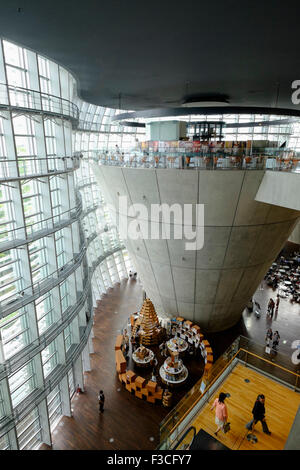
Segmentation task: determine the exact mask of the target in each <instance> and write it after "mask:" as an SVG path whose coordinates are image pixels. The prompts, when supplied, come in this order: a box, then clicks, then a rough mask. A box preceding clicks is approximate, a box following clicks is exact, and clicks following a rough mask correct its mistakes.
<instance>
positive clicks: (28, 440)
mask: <svg viewBox="0 0 300 470" xmlns="http://www.w3.org/2000/svg"><path fill="white" fill-rule="evenodd" d="M16 431H17V437H18V442H19V448H20V450H30V449H36V448H37V447H38V446H39V445H40V443H41V439H42V436H41V423H40V418H39V412H38V409H37V408H35V409H34V410H33V411H31V413H29V414H28V415H27V416H26V417H25V418H24V419H22V421H20V423H19V424H17V427H16Z"/></svg>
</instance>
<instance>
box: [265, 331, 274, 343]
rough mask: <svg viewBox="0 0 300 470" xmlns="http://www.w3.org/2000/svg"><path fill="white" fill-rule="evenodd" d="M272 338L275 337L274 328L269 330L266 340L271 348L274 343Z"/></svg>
mask: <svg viewBox="0 0 300 470" xmlns="http://www.w3.org/2000/svg"><path fill="white" fill-rule="evenodd" d="M272 337H273V331H272V328H268V330H267V333H266V340H265V341H266V345H267V346H270V343H271V341H272Z"/></svg>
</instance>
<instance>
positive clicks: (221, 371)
mask: <svg viewBox="0 0 300 470" xmlns="http://www.w3.org/2000/svg"><path fill="white" fill-rule="evenodd" d="M241 351H243V352H245V353H247V354H250V355H252V356H254V357H257V358H259V359H260V360H262V361H264V362H267V363H269V364H271V365H272V366H276V367H278V368H280V369H281V370H284V371H285V372H288V373H290V374H292V375H294V376H296V379H297V380H298V379H299V378H300V374H298V373H296V372H293V371H291V370H289V369H286V368H285V367H282V366H280V365H279V364H276V363H274V362H271V361H269V360H267V359H265V358H263V357H261V356H258V355H257V354H255V353H252V352H251V351H249V350H246V349H244V348H239V349H238V351H237V352H236V353H235V354H234V355H233V357H232V358H231V359H230V360H229V362H227V363H226V365H225V366H224V367H223V368H222V369H221V370H220V372H219V373H218V374H217V375H216V377H215V378H214V379H213V380H212V381H211V382H210V383H209V385H208V386H207V387H206V388H205V390H204V391H203V392H202V393H201V394H200V395H199V396H198V397H197V398H196V399H195V401H194V403H193V404H192V405H191V406H190V407H189V408H188V410H187V411H186V412H185V413H184V414H183V416H182V417H181V418H180V419H179V420H178V421H177V422H176V424H175V426H173V427H172V428H171V429H170V430H169V435H172V434H173V432H174V431H175V429H176V428H178V426H179V425H180V424H181V423H182V422H183V421H184V419H185V418H186V417H187V416H188V415H189V413H190V412H191V411H192V409H193V408H194V407H195V406H196V405H197V404H198V403H199V401H200V400H201V399H202V398H203V397H204V396H205V395H207V392H208V391H209V390H210V389H211V387H212V386H213V385H214V384H215V382H216V381H217V380H218V379H219V377H220V376H221V375H222V374H223V373H224V371H225V370H226V369H227V368H228V367H229V366H230V364H231V363H232V362H233V360H234V359H236V358H237V356H238V355H239V354H240V352H241ZM200 382H202V378H201V379H200V381H199V382H197V384H195V385H194V387H196V388H197V385H199V384H200ZM194 387H193V388H194ZM184 400H185V398H183V399H182V400H181V402H183V401H184ZM181 402H179V403H178V405H177V406H176V407H175V408H174V409H173V410H172V411H171V413H170V415H174V414H176V408H177V407H178V406H179V405H180V403H181ZM170 419H171V418H170V417H169V418H168V416H166V418H165V419H164V421H165V422H166V421H167V420H170ZM164 426H165V424H164ZM173 442H174V441H173Z"/></svg>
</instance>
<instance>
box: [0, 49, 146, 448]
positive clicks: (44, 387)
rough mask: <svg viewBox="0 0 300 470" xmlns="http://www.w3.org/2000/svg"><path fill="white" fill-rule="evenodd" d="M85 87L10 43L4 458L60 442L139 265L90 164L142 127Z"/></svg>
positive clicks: (5, 57)
mask: <svg viewBox="0 0 300 470" xmlns="http://www.w3.org/2000/svg"><path fill="white" fill-rule="evenodd" d="M76 90H77V86H76V82H75V80H74V78H73V77H72V76H71V75H70V73H69V72H67V71H66V70H65V69H64V68H62V67H61V66H59V65H58V64H55V63H54V62H52V61H49V60H48V59H45V58H44V57H41V56H39V55H38V54H36V53H35V52H33V51H29V50H27V49H25V48H23V47H20V46H18V45H16V44H13V43H11V42H8V41H6V40H0V160H1V161H0V449H1V450H4V449H7V450H8V449H35V448H38V447H39V446H40V445H41V443H46V444H48V445H51V433H52V432H53V429H54V428H55V426H56V424H57V422H58V421H59V419H60V418H61V416H63V415H67V416H71V399H72V396H73V394H74V391H75V389H76V386H77V384H79V385H80V386H81V388H84V371H85V370H86V368H88V367H89V359H87V358H89V353H90V352H92V351H93V346H92V323H93V315H94V307H95V306H96V302H97V300H99V299H100V298H101V295H102V294H103V293H105V292H106V290H107V289H108V288H109V287H111V286H112V285H113V284H114V283H116V282H119V281H120V280H122V279H123V278H126V277H127V276H128V271H129V269H131V262H130V259H129V257H128V253H127V252H126V250H125V248H124V246H123V243H122V241H121V240H120V239H119V236H118V232H117V228H116V227H115V226H114V225H113V224H112V221H111V220H110V217H109V213H108V210H107V207H106V205H105V203H104V201H103V197H102V194H101V192H100V191H99V189H98V186H97V185H96V182H95V179H94V175H93V172H92V169H91V166H90V162H91V161H93V159H94V158H95V155H96V151H97V150H98V149H103V148H109V147H110V148H111V147H114V146H115V145H116V144H118V145H119V146H120V147H122V146H125V147H128V148H130V146H132V145H134V142H135V139H136V138H137V131H139V132H140V129H134V128H131V129H129V131H128V129H126V128H123V127H122V126H119V125H118V124H111V123H110V120H111V117H112V116H114V114H115V113H116V112H118V111H116V110H112V109H107V108H103V107H100V106H94V105H92V104H89V103H84V102H83V101H82V100H80V99H79V98H78V97H77V94H76ZM141 138H143V137H141ZM83 358H84V360H83Z"/></svg>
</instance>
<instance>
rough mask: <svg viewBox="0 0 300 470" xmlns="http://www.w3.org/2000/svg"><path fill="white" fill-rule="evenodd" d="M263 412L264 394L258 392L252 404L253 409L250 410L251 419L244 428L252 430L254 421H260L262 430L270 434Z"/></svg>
mask: <svg viewBox="0 0 300 470" xmlns="http://www.w3.org/2000/svg"><path fill="white" fill-rule="evenodd" d="M265 413H266V411H265V396H264V395H262V394H260V395H258V397H257V399H256V402H255V403H254V406H253V410H252V414H253V419H252V420H251V421H250V422H249V423H248V424H246V428H247V429H249V430H250V431H253V430H254V426H255V425H256V423H257V422H258V421H260V422H261V424H262V428H263V432H264V433H266V434H268V435H270V434H271V432H270V431H269V429H268V425H267V422H266V418H265Z"/></svg>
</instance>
